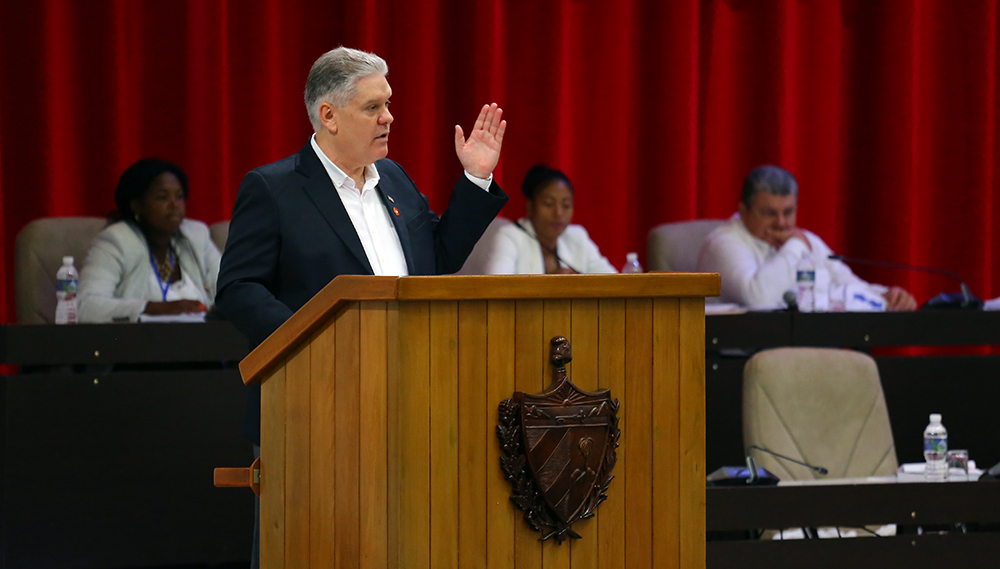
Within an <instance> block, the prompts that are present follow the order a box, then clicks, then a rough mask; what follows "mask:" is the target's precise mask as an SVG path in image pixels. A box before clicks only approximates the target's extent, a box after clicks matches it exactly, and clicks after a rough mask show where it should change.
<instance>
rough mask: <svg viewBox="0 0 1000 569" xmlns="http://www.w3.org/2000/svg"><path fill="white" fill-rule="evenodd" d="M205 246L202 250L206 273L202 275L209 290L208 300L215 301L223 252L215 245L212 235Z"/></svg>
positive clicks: (208, 237)
mask: <svg viewBox="0 0 1000 569" xmlns="http://www.w3.org/2000/svg"><path fill="white" fill-rule="evenodd" d="M206 237H207V239H205V247H204V249H203V250H202V260H203V262H204V264H203V267H204V271H205V274H204V275H202V276H201V278H202V280H203V282H204V283H205V287H206V289H207V291H208V300H209V301H210V302H212V303H213V304H214V303H215V290H216V285H217V283H218V281H219V263H221V262H222V254H221V253H219V250H218V249H217V248H216V247H215V242H213V241H212V238H211V236H210V235H209V236H206Z"/></svg>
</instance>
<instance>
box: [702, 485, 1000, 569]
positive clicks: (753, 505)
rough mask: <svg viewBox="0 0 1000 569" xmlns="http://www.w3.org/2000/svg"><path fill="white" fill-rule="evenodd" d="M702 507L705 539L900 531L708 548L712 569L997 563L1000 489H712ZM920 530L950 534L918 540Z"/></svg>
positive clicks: (930, 568) (933, 567)
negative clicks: (884, 528) (751, 533)
mask: <svg viewBox="0 0 1000 569" xmlns="http://www.w3.org/2000/svg"><path fill="white" fill-rule="evenodd" d="M706 500H707V504H706V509H707V512H706V514H707V526H708V531H709V532H710V534H711V533H712V532H723V531H734V530H747V529H765V528H766V529H785V528H796V527H814V528H815V527H828V526H842V527H860V526H864V525H884V524H897V531H898V533H897V535H896V536H895V537H887V538H876V537H859V538H853V539H810V540H789V541H770V540H764V541H761V540H754V539H736V540H726V541H709V543H708V551H707V566H708V568H709V569H722V568H729V567H745V568H748V569H753V568H755V567H759V568H762V569H764V568H766V569H784V568H788V569H792V568H795V569H798V568H801V567H809V568H810V569H842V568H844V567H851V568H856V569H865V568H878V569H883V568H885V567H906V568H908V569H923V568H927V569H939V568H940V567H947V566H951V565H963V566H964V565H972V566H977V567H992V566H995V565H996V560H997V559H998V558H1000V533H998V531H997V530H998V528H1000V482H989V483H987V482H950V483H939V484H933V483H901V484H847V485H838V486H772V487H756V488H709V489H708V492H707V497H706ZM957 524H962V525H964V526H965V531H967V532H968V533H963V530H962V529H961V528H959V527H957ZM917 526H921V527H924V528H931V527H932V526H933V527H936V529H940V528H942V527H948V528H949V529H948V531H947V533H936V532H926V533H923V534H922V535H917V534H916V527H917ZM904 532H909V533H904Z"/></svg>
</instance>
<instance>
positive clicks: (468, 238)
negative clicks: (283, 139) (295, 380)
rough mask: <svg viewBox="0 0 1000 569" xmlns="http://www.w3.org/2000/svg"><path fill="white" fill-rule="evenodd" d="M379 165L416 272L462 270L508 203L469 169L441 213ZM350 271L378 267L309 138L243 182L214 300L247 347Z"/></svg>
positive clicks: (252, 408) (251, 428) (255, 398)
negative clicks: (481, 184)
mask: <svg viewBox="0 0 1000 569" xmlns="http://www.w3.org/2000/svg"><path fill="white" fill-rule="evenodd" d="M375 167H376V168H378V173H379V178H380V180H379V183H378V186H376V190H377V191H378V192H379V195H380V196H381V198H382V203H383V204H384V205H385V207H386V208H387V209H388V211H389V217H390V218H391V219H392V222H393V225H394V226H395V228H396V233H397V234H398V235H399V241H400V243H401V244H402V246H403V255H404V257H405V258H406V267H407V269H408V271H409V273H410V274H411V275H435V274H438V275H440V274H449V273H454V272H456V271H458V270H459V269H460V268H462V264H463V263H464V262H465V259H466V258H467V257H468V256H469V253H471V252H472V248H473V247H474V246H475V244H476V241H478V240H479V238H480V237H481V236H482V234H483V232H484V231H486V227H487V226H488V225H489V224H490V222H491V221H492V220H493V219H494V218H495V217H496V215H497V214H498V213H499V212H500V209H501V208H502V207H503V205H504V204H505V203H506V202H507V196H506V195H505V194H504V193H503V191H502V190H501V189H500V187H499V186H498V185H497V184H496V183H493V184H492V185H491V187H490V190H489V192H486V191H484V190H483V189H482V188H479V187H478V186H476V185H475V184H473V183H472V182H470V181H469V180H468V179H467V178H466V177H465V175H464V174H463V175H462V176H461V177H460V178H459V180H458V182H457V183H456V184H455V188H454V190H452V194H451V200H450V202H449V204H448V209H447V211H446V212H445V213H444V215H443V216H441V217H440V218H439V217H438V216H437V215H436V214H435V213H434V212H433V211H431V210H430V207H429V206H428V203H427V198H426V197H424V195H423V194H421V193H420V192H419V191H417V187H416V185H415V184H414V183H413V181H412V180H410V178H409V176H407V175H406V172H404V171H403V169H402V168H401V167H400V166H399V164H396V163H395V162H393V161H392V160H388V159H383V160H379V161H378V162H376V163H375ZM389 197H391V198H392V201H391V202H390V201H389V199H388V198H389ZM393 208H395V209H398V210H399V215H396V214H395V213H394V211H393ZM345 274H349V275H371V274H373V272H372V268H371V265H370V264H369V263H368V257H367V256H366V255H365V251H364V248H363V247H362V245H361V240H360V239H359V238H358V235H357V232H356V231H355V230H354V225H353V223H351V219H350V217H349V216H348V214H347V210H346V209H345V208H344V205H343V203H342V202H341V200H340V197H339V196H338V195H337V190H336V188H334V186H333V183H332V182H331V181H330V176H329V175H328V174H327V172H326V170H325V169H324V168H323V164H322V163H321V162H320V160H319V158H318V157H317V156H316V153H315V152H314V151H313V148H312V145H311V144H310V143H306V145H305V146H304V147H302V150H300V151H299V152H298V153H297V154H294V155H292V156H289V157H288V158H285V159H284V160H279V161H278V162H274V163H272V164H268V165H266V166H261V167H260V168H257V169H255V170H252V171H251V172H250V173H248V174H247V175H246V177H244V178H243V182H242V184H240V189H239V192H238V193H237V196H236V205H235V206H234V208H233V218H232V221H231V222H230V225H229V238H228V240H227V241H226V250H225V253H224V254H223V255H222V266H221V268H220V270H219V281H218V292H217V294H216V298H215V303H216V305H217V306H218V307H219V308H220V309H221V310H222V312H223V314H224V315H225V316H226V318H228V319H229V320H230V321H231V322H233V324H234V325H235V326H236V327H237V328H238V329H239V330H240V331H241V332H243V333H244V334H245V335H246V336H247V338H248V339H249V340H250V344H251V346H256V345H257V344H259V343H261V342H262V341H264V339H265V338H267V337H268V336H269V335H270V334H271V333H272V332H274V331H275V330H276V329H277V328H278V327H279V326H281V324H282V323H283V322H284V321H285V320H287V319H288V317H289V316H291V315H292V314H293V313H294V312H295V311H296V310H298V309H299V308H301V307H302V305H304V304H305V303H306V302H307V301H308V300H309V299H310V298H312V297H313V296H314V295H315V294H316V293H317V292H319V291H320V289H322V288H323V287H324V286H326V284H327V283H329V282H330V281H331V280H332V279H333V278H334V277H336V276H337V275H345ZM259 433H260V392H259V390H253V391H251V392H249V393H248V402H247V423H246V434H247V436H248V438H250V439H251V440H253V441H255V442H258V441H259V437H260V434H259Z"/></svg>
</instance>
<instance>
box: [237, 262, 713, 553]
mask: <svg viewBox="0 0 1000 569" xmlns="http://www.w3.org/2000/svg"><path fill="white" fill-rule="evenodd" d="M719 290H720V281H719V275H717V274H681V273H673V274H668V273H663V274H640V275H559V276H445V277H402V278H396V277H359V276H341V277H338V278H336V279H335V280H333V281H332V282H331V283H330V284H329V285H328V286H327V287H326V288H324V289H323V290H322V291H321V292H320V293H319V294H317V295H316V297H315V298H313V299H312V300H311V301H310V302H309V303H308V304H306V305H305V306H304V307H303V308H302V309H301V310H299V311H298V312H297V313H296V314H295V315H294V316H293V317H292V318H291V319H289V320H288V321H287V322H286V323H285V324H284V325H283V326H281V328H279V329H278V330H277V331H276V332H275V333H274V334H272V335H271V336H270V337H269V338H268V339H267V340H266V341H265V342H264V343H262V344H261V345H260V346H258V347H257V349H255V350H254V351H253V352H252V353H251V354H250V355H249V356H247V357H246V359H244V360H243V362H242V363H241V365H240V370H241V372H242V374H243V378H244V381H245V382H246V383H248V384H253V383H260V384H261V397H262V409H261V457H260V474H261V476H260V552H261V567H262V568H263V569H279V568H289V569H291V568H300V567H311V568H316V569H320V568H322V569H326V568H333V567H335V568H345V569H346V568H354V567H359V568H364V569H368V568H397V567H406V568H409V567H414V568H426V569H450V568H459V567H460V568H462V569H469V568H475V567H488V568H504V569H511V568H518V569H521V568H545V569H549V568H566V569H569V568H573V569H582V568H612V567H614V568H621V569H625V568H628V569H642V568H652V567H656V568H658V569H659V568H672V567H683V568H703V567H704V566H705V396H704V381H705V363H704V362H705V359H704V358H705V356H704V354H705V346H704V342H705V332H704V321H705V319H704V298H703V297H705V296H715V295H718V294H719ZM559 335H561V336H566V337H567V338H568V339H569V340H570V341H571V342H572V346H573V354H574V359H573V362H572V363H571V364H570V365H569V366H568V368H567V369H568V374H569V378H570V379H571V380H572V381H573V382H574V383H575V384H576V385H577V386H579V387H580V388H581V389H585V390H597V389H598V388H609V389H611V392H612V396H613V397H615V398H617V399H619V400H620V402H621V409H620V411H619V417H620V425H619V426H620V428H621V440H620V445H621V446H620V447H619V449H618V461H617V465H616V466H615V469H614V472H613V474H614V476H615V478H614V480H613V482H612V483H611V487H610V489H609V491H608V496H609V497H608V500H607V501H606V502H604V503H603V504H602V505H601V506H600V507H599V508H597V510H596V517H594V518H592V519H589V520H585V521H582V522H578V523H577V524H575V525H574V526H573V529H574V530H575V531H577V532H578V533H579V534H580V535H581V536H582V539H578V540H570V541H567V542H564V543H562V544H558V543H556V542H555V541H554V540H549V541H546V542H540V541H538V538H539V537H540V534H538V533H537V532H534V531H531V530H530V529H529V528H528V526H527V525H526V524H525V523H524V521H523V520H522V519H521V515H522V514H521V512H520V510H518V509H517V508H516V507H515V506H514V505H513V504H511V503H510V501H509V499H508V498H509V496H510V490H511V489H510V486H509V485H508V483H507V482H506V481H505V480H504V478H503V475H502V473H501V471H500V467H499V457H500V454H501V452H500V449H499V444H498V442H497V437H496V434H495V431H496V424H497V405H498V404H499V403H500V402H501V401H502V400H503V399H505V398H507V397H510V396H511V395H512V393H513V392H514V391H515V390H517V391H524V392H527V393H536V392H540V391H542V390H544V389H545V388H546V387H547V386H548V384H549V381H550V370H551V368H550V366H549V362H548V350H549V340H550V339H551V338H552V337H553V336H559Z"/></svg>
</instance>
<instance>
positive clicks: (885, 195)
mask: <svg viewBox="0 0 1000 569" xmlns="http://www.w3.org/2000/svg"><path fill="white" fill-rule="evenodd" d="M997 19H998V14H997V2H996V1H987V0H979V1H977V0H965V1H963V2H955V1H953V0H926V1H918V0H914V1H905V2H890V1H884V2H880V1H874V2H873V1H870V0H841V1H835V0H827V1H805V0H788V1H749V0H714V1H713V0H704V1H701V2H696V1H680V0H677V1H669V2H665V1H663V0H615V1H613V2H612V1H607V0H551V1H549V0H474V1H468V0H455V1H450V0H429V1H415V0H398V1H397V0H364V1H360V0H355V1H340V2H319V1H306V0H256V1H250V0H239V1H237V0H228V1H227V0H199V1H195V0H191V1H189V2H177V1H171V2H159V1H158V2H152V1H149V2H147V1H141V0H106V1H93V2H78V1H68V0H67V1H59V0H36V1H31V2H28V1H24V0H0V198H2V199H0V219H2V220H3V231H2V232H0V260H2V261H3V262H4V263H3V264H4V267H5V273H4V279H3V282H2V284H0V292H2V293H3V294H5V296H6V299H7V302H6V303H0V320H3V321H13V320H14V313H13V299H12V296H13V285H12V282H13V268H12V266H11V261H12V259H13V245H14V237H15V236H16V235H17V233H18V231H20V230H21V228H22V227H23V226H24V225H25V224H26V223H28V222H29V221H31V220H32V219H35V218H38V217H43V216H53V215H103V214H105V213H106V212H108V211H109V210H110V209H111V208H112V207H113V202H112V193H113V190H114V186H115V183H116V181H117V177H118V174H119V173H120V172H121V170H122V169H124V168H125V167H126V166H127V165H129V164H130V163H131V162H133V161H134V160H136V159H138V158H140V157H143V156H158V157H162V158H165V159H169V160H173V161H175V162H177V163H179V164H180V165H181V166H182V167H184V168H185V169H186V170H187V172H188V174H189V177H190V180H191V198H190V202H189V206H188V211H189V216H190V217H193V218H196V219H201V220H203V221H206V222H209V223H211V222H215V221H219V220H221V219H226V218H228V217H229V215H230V211H231V208H232V204H233V201H234V197H235V194H236V189H237V187H238V185H239V182H240V180H241V178H242V176H243V175H244V174H245V173H246V172H247V171H248V170H250V169H251V168H254V167H256V166H259V165H262V164H265V163H267V162H271V161H274V160H278V159H280V158H282V157H284V156H287V155H289V154H291V153H293V152H296V151H297V150H298V149H299V148H300V147H301V146H302V145H303V144H304V143H305V142H306V141H307V137H308V135H309V134H310V132H311V130H310V127H309V123H308V121H307V119H306V114H305V110H304V107H303V104H302V90H303V84H304V82H305V77H306V74H307V72H308V70H309V67H310V65H311V64H312V62H313V60H314V59H315V58H316V57H317V56H319V55H320V54H321V53H322V52H324V51H326V50H328V49H330V48H332V47H336V46H337V45H348V46H353V47H358V48H361V49H366V50H372V51H375V52H377V53H378V54H380V55H382V56H383V57H385V59H386V60H387V61H388V62H389V67H390V72H389V76H388V79H389V82H390V83H391V85H392V88H393V92H394V95H393V113H394V114H395V117H396V122H395V123H394V124H393V137H392V141H391V142H390V152H389V156H390V157H391V158H393V159H395V160H397V161H399V162H401V163H402V164H403V165H404V167H405V168H406V169H407V170H408V172H409V174H410V175H411V177H412V178H413V179H414V180H415V181H416V182H417V184H418V186H419V187H420V188H421V190H422V191H423V192H424V193H425V194H427V195H428V197H429V198H430V200H431V203H432V205H433V206H434V207H436V208H438V210H439V211H440V208H443V207H444V206H445V204H446V200H447V193H448V191H449V190H450V188H451V186H452V184H453V181H454V179H455V177H456V176H458V175H459V174H460V170H459V168H460V166H459V163H458V160H457V159H456V158H455V155H454V147H453V142H452V127H453V125H454V124H456V123H461V124H462V125H463V127H464V128H465V129H466V131H468V129H469V127H470V126H471V124H472V122H473V120H474V118H475V116H476V114H477V112H478V109H479V107H480V106H481V105H482V104H483V103H485V102H490V101H496V102H497V103H499V104H500V105H501V106H503V108H504V111H505V116H506V118H507V119H508V120H509V128H508V131H507V137H506V139H505V141H504V149H503V158H502V159H501V163H500V166H499V168H498V170H497V172H496V176H497V179H498V180H499V181H500V183H501V184H502V185H503V187H504V188H505V190H506V191H507V193H508V194H510V195H511V196H512V198H513V199H512V200H511V202H510V204H509V205H508V206H507V208H506V210H505V211H504V215H506V216H507V217H512V218H516V217H518V216H520V215H521V214H522V213H523V201H524V200H523V198H521V196H520V191H519V188H520V182H521V178H522V176H523V175H524V172H525V171H526V170H527V169H528V168H529V167H530V166H531V165H532V164H535V163H537V162H547V163H549V164H550V165H552V166H554V167H558V168H561V169H563V170H565V171H566V172H567V173H568V174H569V176H570V178H571V179H572V180H573V182H574V184H575V186H576V217H575V221H576V222H579V223H582V224H583V225H585V226H586V227H587V229H588V230H589V231H590V233H591V235H592V236H593V238H594V239H595V241H597V243H598V244H599V245H600V247H601V249H602V250H603V251H604V252H605V254H607V255H608V257H609V258H610V259H611V261H612V262H613V263H615V264H616V265H620V264H621V263H622V262H623V260H624V256H625V253H626V252H628V251H632V250H635V251H639V252H640V254H642V253H643V252H644V251H645V243H646V234H647V232H648V231H649V229H650V228H651V227H653V226H654V225H656V224H658V223H662V222H666V221H677V220H685V219H692V218H697V217H725V216H728V215H729V214H730V213H732V212H733V211H734V209H735V207H736V201H737V199H738V195H739V188H740V184H741V181H742V178H743V176H744V175H745V174H746V172H747V171H748V170H749V169H750V168H752V167H754V166H756V165H758V164H761V163H768V162H770V163H776V164H780V165H782V166H784V167H786V168H787V169H789V170H790V171H792V173H794V174H795V175H796V176H797V177H798V180H799V184H800V187H801V198H800V224H801V225H803V226H804V227H807V228H809V229H812V230H814V231H816V232H817V233H819V234H820V235H821V236H823V237H824V238H825V239H826V240H827V241H828V242H829V243H830V244H831V246H832V247H833V248H834V249H835V250H837V251H839V252H842V253H844V254H849V255H856V256H861V257H869V258H873V259H883V260H888V261H896V262H903V263H914V264H921V265H931V266H937V267H942V268H948V269H952V270H955V271H958V272H960V273H961V274H963V275H964V276H965V278H966V279H967V280H968V282H969V284H970V285H971V286H972V288H973V289H974V290H975V291H976V292H977V293H979V294H980V295H981V296H983V297H984V298H989V297H992V296H996V295H998V294H1000V290H998V285H1000V279H998V277H1000V264H998V263H996V262H994V259H995V257H996V252H995V250H994V243H995V242H996V241H997V236H998V227H997V224H996V222H995V221H994V220H995V219H1000V218H998V213H1000V210H998V208H1000V200H997V199H995V198H994V195H995V194H996V189H995V188H996V187H997V182H996V175H995V172H994V164H995V162H996V155H997V144H996V132H997V116H996V112H995V111H996V109H997V101H998V97H997V89H996V78H997V57H996V55H997ZM858 272H859V273H861V274H862V275H863V276H865V277H868V278H871V279H874V280H877V281H879V282H883V283H888V284H900V285H903V286H906V287H908V288H910V289H911V290H912V291H913V292H914V293H915V294H916V296H917V299H918V300H919V301H924V300H926V299H927V298H928V297H929V296H931V295H933V294H934V293H936V292H938V291H939V290H941V289H944V288H952V289H953V288H956V287H954V285H953V284H952V283H950V282H948V281H947V280H945V279H943V278H941V277H935V276H924V275H920V274H907V273H899V272H893V271H888V270H886V271H872V270H866V269H861V270H859V271H858Z"/></svg>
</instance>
